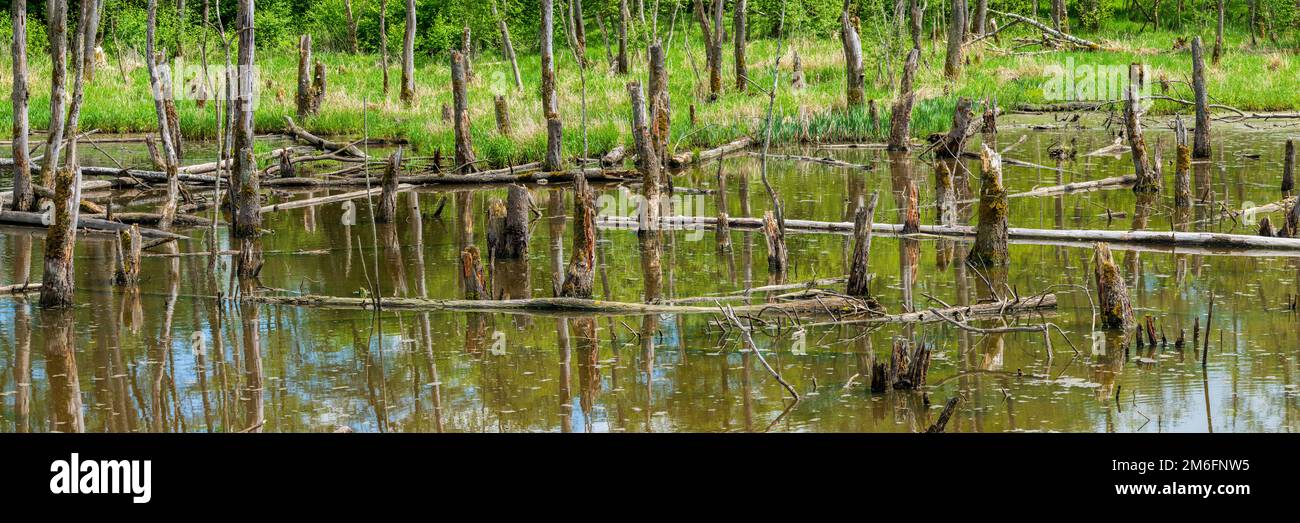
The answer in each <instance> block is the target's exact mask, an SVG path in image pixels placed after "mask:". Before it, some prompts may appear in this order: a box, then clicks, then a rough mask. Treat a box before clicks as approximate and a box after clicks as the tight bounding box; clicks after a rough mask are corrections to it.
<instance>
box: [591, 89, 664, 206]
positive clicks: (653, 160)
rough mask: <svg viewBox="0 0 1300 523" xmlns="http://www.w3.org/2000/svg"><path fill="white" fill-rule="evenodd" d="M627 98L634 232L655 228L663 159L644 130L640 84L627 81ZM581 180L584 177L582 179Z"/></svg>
mask: <svg viewBox="0 0 1300 523" xmlns="http://www.w3.org/2000/svg"><path fill="white" fill-rule="evenodd" d="M627 94H628V98H629V99H631V105H632V140H633V142H634V143H635V146H636V154H637V159H636V167H637V170H638V171H640V172H641V191H642V194H641V197H642V200H643V201H642V202H641V206H642V208H641V209H640V211H641V212H640V214H641V216H640V218H641V219H640V220H639V223H640V225H639V227H638V228H637V230H638V231H647V230H658V229H659V214H660V213H659V199H660V195H659V178H660V175H661V174H660V170H661V168H662V165H663V161H662V160H661V159H660V158H659V156H658V155H657V153H656V152H655V142H654V138H653V137H652V136H651V134H650V131H649V130H648V129H646V126H647V124H646V115H645V100H644V97H643V96H642V93H641V83H640V82H636V81H632V82H628V84H627ZM584 181H585V179H584Z"/></svg>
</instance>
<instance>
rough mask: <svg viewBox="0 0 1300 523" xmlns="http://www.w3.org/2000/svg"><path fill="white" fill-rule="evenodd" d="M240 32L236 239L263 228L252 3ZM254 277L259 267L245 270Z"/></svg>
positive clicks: (241, 15)
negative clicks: (255, 118)
mask: <svg viewBox="0 0 1300 523" xmlns="http://www.w3.org/2000/svg"><path fill="white" fill-rule="evenodd" d="M235 28H236V30H238V32H239V53H238V56H237V58H236V62H237V63H236V71H237V87H236V90H235V100H234V103H233V104H232V111H233V116H234V149H235V152H234V168H233V169H232V171H231V177H230V185H231V187H230V190H231V195H232V199H231V200H232V201H233V202H234V207H235V212H234V216H233V218H234V220H233V221H234V224H233V225H234V227H233V230H232V233H233V234H234V236H235V237H237V238H252V237H254V236H257V235H258V232H259V231H258V230H259V229H260V228H261V226H262V207H261V203H260V201H259V199H258V192H259V185H260V181H259V179H258V174H257V159H256V158H255V157H254V156H253V96H254V94H253V89H254V85H253V61H254V54H253V51H254V49H255V46H256V35H255V34H254V27H253V0H239V11H238V14H237V16H236V17H235ZM244 269H250V271H251V272H250V274H255V273H256V269H260V267H245V265H244V264H240V270H241V271H244Z"/></svg>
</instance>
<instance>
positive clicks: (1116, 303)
mask: <svg viewBox="0 0 1300 523" xmlns="http://www.w3.org/2000/svg"><path fill="white" fill-rule="evenodd" d="M1092 263H1093V274H1094V276H1095V278H1096V281H1097V300H1098V302H1099V303H1098V304H1097V305H1098V308H1099V309H1100V311H1101V324H1102V326H1103V327H1106V328H1109V329H1127V328H1129V327H1132V326H1133V305H1132V304H1131V303H1130V302H1129V299H1128V286H1127V285H1126V284H1125V283H1124V277H1123V276H1121V275H1120V273H1119V267H1118V266H1116V265H1115V259H1114V258H1113V257H1111V254H1110V245H1109V244H1105V243H1100V242H1099V243H1097V244H1096V245H1094V246H1093V257H1092Z"/></svg>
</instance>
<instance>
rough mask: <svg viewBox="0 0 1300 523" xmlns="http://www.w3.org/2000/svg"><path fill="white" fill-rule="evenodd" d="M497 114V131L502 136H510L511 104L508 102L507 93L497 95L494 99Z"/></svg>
mask: <svg viewBox="0 0 1300 523" xmlns="http://www.w3.org/2000/svg"><path fill="white" fill-rule="evenodd" d="M493 105H494V107H495V108H496V116H497V132H499V133H501V136H510V105H509V104H507V103H506V97H505V95H501V94H499V95H497V97H496V98H495V99H494V100H493Z"/></svg>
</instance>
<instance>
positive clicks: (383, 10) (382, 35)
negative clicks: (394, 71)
mask: <svg viewBox="0 0 1300 523" xmlns="http://www.w3.org/2000/svg"><path fill="white" fill-rule="evenodd" d="M379 68H380V69H383V70H384V100H385V101H387V100H388V0H380V2H379Z"/></svg>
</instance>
